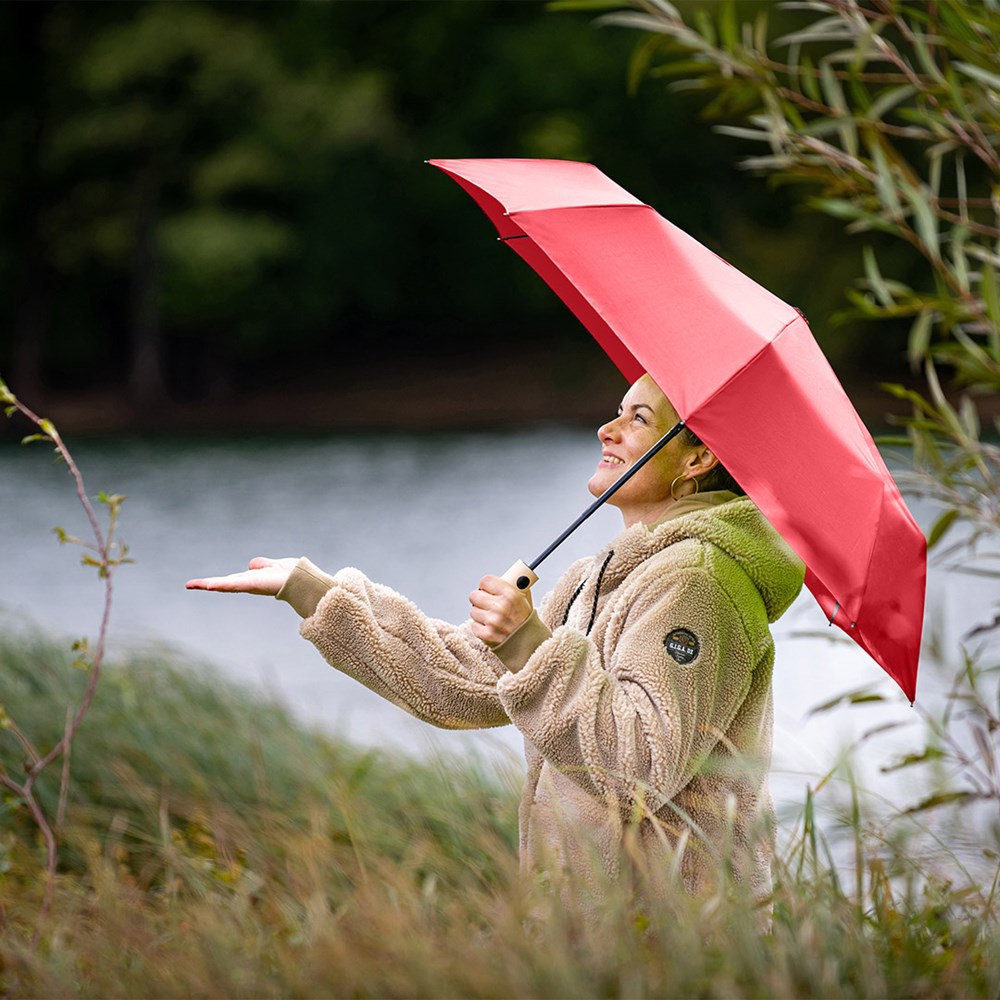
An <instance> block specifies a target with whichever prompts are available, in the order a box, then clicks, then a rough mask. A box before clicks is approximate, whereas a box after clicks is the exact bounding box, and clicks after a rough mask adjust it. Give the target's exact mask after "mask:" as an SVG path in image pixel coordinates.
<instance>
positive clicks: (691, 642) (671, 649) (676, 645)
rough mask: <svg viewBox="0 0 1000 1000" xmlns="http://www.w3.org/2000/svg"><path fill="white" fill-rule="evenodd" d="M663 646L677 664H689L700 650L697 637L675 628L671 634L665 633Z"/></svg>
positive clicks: (686, 630)
mask: <svg viewBox="0 0 1000 1000" xmlns="http://www.w3.org/2000/svg"><path fill="white" fill-rule="evenodd" d="M663 645H664V646H666V647H667V652H668V653H669V654H670V655H671V656H672V657H673V658H674V659H675V660H676V661H677V662H678V663H691V662H692V661H693V660H694V659H696V658H697V656H698V653H699V652H700V650H701V643H700V642H698V636H696V635H695V634H694V632H691V631H689V630H688V629H686V628H675V629H674V630H673V632H669V633H667V637H666V638H665V639H664V640H663Z"/></svg>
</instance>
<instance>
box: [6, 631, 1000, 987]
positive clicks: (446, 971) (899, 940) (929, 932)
mask: <svg viewBox="0 0 1000 1000" xmlns="http://www.w3.org/2000/svg"><path fill="white" fill-rule="evenodd" d="M70 658H71V654H68V653H67V654H64V653H63V652H62V650H61V649H60V648H59V647H58V646H57V645H54V644H52V643H50V642H47V641H45V640H43V639H41V638H38V637H37V636H27V637H24V636H22V637H21V638H18V639H15V640H12V641H7V642H4V643H2V644H0V676H2V678H3V690H4V695H3V697H4V702H5V704H6V705H8V707H9V710H10V712H11V714H12V715H14V714H15V713H16V714H17V717H19V718H21V719H23V720H24V721H25V725H30V726H31V727H32V731H33V732H35V733H37V734H38V736H37V739H38V742H39V743H44V742H45V741H46V740H54V739H57V738H58V734H59V731H60V720H61V718H62V711H63V709H62V707H61V706H63V705H64V704H65V702H66V694H67V685H79V684H80V683H81V681H82V680H83V678H82V677H81V676H79V672H76V671H72V670H71V669H70V668H69V667H68V666H67V663H68V661H69V659H70ZM3 736H4V734H2V733H0V763H2V765H3V766H4V767H7V768H8V769H11V768H15V767H16V766H17V764H18V761H17V753H16V744H15V743H14V741H12V740H10V741H7V740H5V739H4V738H3ZM515 784H516V781H515V780H514V779H513V777H512V778H511V779H510V780H507V779H503V778H500V777H497V776H496V775H495V774H494V773H493V772H491V771H489V770H487V769H486V768H484V767H480V766H478V765H477V763H476V762H475V761H463V762H456V761H454V760H445V759H436V760H433V761H430V762H424V763H418V762H414V761H411V760H408V759H402V758H398V757H393V756H391V755H389V754H385V753H381V752H378V751H361V750H358V749H356V748H353V747H350V746H347V745H344V744H342V743H339V742H337V741H334V740H331V739H330V738H328V737H326V736H324V735H321V734H319V733H316V732H311V731H309V730H307V729H305V728H304V727H302V726H301V725H300V724H298V723H296V722H295V720H294V719H292V718H291V717H290V716H289V715H288V713H286V712H285V711H284V710H283V709H281V708H280V707H279V706H277V705H275V704H272V703H268V702H266V701H261V700H257V699H255V698H254V697H251V696H250V695H248V694H247V693H245V692H243V691H241V690H238V689H234V688H233V687H232V686H230V685H227V684H225V683H223V682H221V681H220V680H219V679H218V678H217V677H215V676H214V675H212V674H211V673H210V672H208V671H205V670H201V669H199V670H197V671H194V670H192V669H191V668H183V667H181V666H179V665H178V664H177V663H176V662H174V660H173V659H172V658H171V657H170V656H169V655H167V654H164V653H155V652H147V653H137V654H135V655H134V656H132V657H130V658H129V660H128V662H126V663H122V664H120V665H118V666H115V667H111V668H110V669H109V670H108V671H107V673H106V675H105V677H104V679H103V680H102V691H101V697H100V698H99V699H97V701H96V702H95V704H94V706H93V709H92V711H91V713H90V715H88V718H87V720H86V723H85V725H84V726H83V728H82V729H81V731H80V734H79V737H78V740H77V742H76V743H75V744H74V749H73V758H72V781H71V786H70V787H71V797H70V802H69V807H68V810H67V815H66V822H65V828H64V831H63V838H62V843H63V844H64V849H63V853H62V855H61V859H60V874H59V877H58V881H57V884H56V889H55V901H54V904H53V907H52V911H51V913H50V915H49V918H48V921H47V923H46V925H45V927H44V929H43V934H42V938H41V947H40V948H37V949H36V948H33V947H32V942H31V939H32V934H33V932H34V926H33V921H34V919H35V917H36V915H37V904H38V897H39V893H40V884H39V872H40V870H41V868H40V865H41V864H42V859H41V853H40V851H41V848H40V846H39V843H38V840H37V832H35V831H34V830H33V829H32V827H31V824H30V823H28V822H25V821H24V817H22V816H21V815H19V812H18V808H17V805H16V803H15V802H7V803H5V805H4V806H3V811H2V812H0V845H2V846H0V870H2V874H0V994H2V995H11V996H19V997H21V996H23V997H29V996H46V997H49V996H106V997H134V996H151V997H167V996H170V997H174V996H195V997H221V996H234V997H242V996H247V997H250V996H253V997H289V996H352V997H413V996H442V997H448V996H476V997H480V996H481V997H509V996H539V997H542V996H546V997H547V996H552V997H592V996H615V997H644V996H704V997H723V996H724V997H731V996H774V997H807V996H816V997H841V996H851V997H861V996H879V997H881V996H915V997H932V996H933V997H948V996H953V997H965V996H996V995H997V994H998V992H1000V933H998V931H997V927H996V923H995V918H994V911H993V907H992V901H991V899H990V896H989V892H988V888H989V887H983V891H979V892H977V891H970V887H969V886H968V885H963V886H961V887H959V886H958V885H957V884H956V883H954V882H953V883H951V884H949V881H948V879H947V878H946V877H940V876H939V874H938V873H936V872H934V871H919V877H911V876H912V875H913V872H914V871H915V870H918V869H917V868H915V866H914V865H912V864H910V863H909V862H910V861H911V860H912V859H911V858H909V857H907V856H906V852H907V850H908V847H907V846H906V845H905V844H903V845H897V846H893V844H892V843H891V842H890V841H888V840H885V841H883V842H880V843H879V844H878V849H876V850H873V849H872V847H871V844H870V842H869V840H868V838H869V837H870V836H871V830H870V828H869V827H867V826H866V825H865V822H864V818H863V817H862V816H860V815H856V816H855V817H854V819H853V820H852V819H850V818H849V817H848V819H847V820H846V822H847V823H848V825H850V823H853V829H854V835H855V837H856V838H857V843H858V854H857V857H858V859H859V865H860V868H859V872H860V874H859V877H858V878H857V879H856V880H852V879H847V880H846V882H849V883H850V884H844V882H845V880H843V879H842V878H841V877H840V876H839V875H838V874H837V873H836V871H835V870H834V869H832V868H831V866H830V865H829V864H828V863H827V861H826V857H825V853H824V842H823V834H822V831H821V830H819V829H818V828H817V824H816V822H815V813H816V811H815V809H814V808H813V804H811V803H808V802H807V803H806V807H805V809H804V815H805V820H804V822H803V824H802V827H801V829H800V830H798V831H797V832H796V834H795V835H794V836H792V837H791V838H790V841H789V847H788V848H787V850H786V852H785V854H784V857H783V858H782V859H781V860H780V861H779V864H778V866H777V872H776V874H777V882H776V888H775V892H774V897H773V900H772V901H771V904H772V912H773V916H772V919H771V925H770V928H769V929H768V930H762V929H761V913H760V910H759V908H755V907H754V906H753V905H752V903H751V902H750V901H749V900H746V899H745V898H742V897H741V896H740V895H739V893H737V892H733V891H730V892H725V893H720V894H718V895H716V896H712V897H706V898H698V899H692V898H688V897H685V896H683V895H679V896H678V897H677V898H675V899H672V900H669V901H667V902H666V903H664V904H663V905H662V906H658V907H656V908H655V909H649V908H646V909H644V910H642V911H637V910H636V909H635V907H634V905H633V903H632V902H631V901H630V900H629V898H628V897H627V895H626V893H625V891H624V889H623V888H622V886H620V885H616V884H611V883H607V884H606V885H605V887H604V888H605V891H604V893H603V906H602V907H601V909H600V912H599V913H597V914H596V915H592V917H591V918H590V919H589V920H587V921H582V920H581V919H579V917H578V916H577V915H576V914H575V913H574V912H573V911H572V910H571V909H567V908H565V907H563V906H561V905H560V904H558V903H557V902H554V901H552V900H547V899H546V898H545V897H540V896H539V894H538V893H537V892H535V891H534V890H533V887H532V886H530V885H527V884H525V883H523V882H522V880H521V879H520V878H519V876H518V872H517V857H516V855H517V848H516V798H517V790H516V788H515V787H514V785H515ZM43 793H44V794H48V795H52V794H55V787H54V785H53V786H52V787H50V788H46V789H43ZM897 848H898V849H897ZM900 852H902V854H901V853H900ZM907 872H909V873H910V875H907V874H906V873H907ZM973 888H974V887H973Z"/></svg>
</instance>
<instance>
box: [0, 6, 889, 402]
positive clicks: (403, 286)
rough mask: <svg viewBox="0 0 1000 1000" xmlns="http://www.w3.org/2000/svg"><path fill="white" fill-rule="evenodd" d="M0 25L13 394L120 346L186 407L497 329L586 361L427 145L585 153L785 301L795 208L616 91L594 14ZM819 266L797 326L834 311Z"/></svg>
mask: <svg viewBox="0 0 1000 1000" xmlns="http://www.w3.org/2000/svg"><path fill="white" fill-rule="evenodd" d="M0 29H2V30H0V54H2V56H3V58H0V84H3V86H0V105H2V106H3V110H4V114H2V115H0V140H3V141H0V222H2V225H0V317H2V318H3V322H0V367H3V368H4V369H5V370H7V371H8V372H9V373H10V374H12V375H15V376H16V383H17V385H18V386H19V388H20V390H21V391H22V392H27V391H29V388H30V390H31V394H34V390H35V388H36V387H35V386H34V385H32V384H31V383H32V379H40V381H41V384H42V386H45V385H54V386H56V387H72V388H78V387H81V386H93V385H95V384H99V385H101V386H112V387H114V386H117V385H119V384H121V383H122V381H123V380H124V379H125V377H126V375H127V374H129V372H130V371H133V370H134V369H135V368H136V366H137V358H138V356H139V355H140V354H141V355H142V357H143V358H145V359H147V361H148V359H150V358H152V362H148V363H150V364H152V363H155V362H158V363H159V366H160V374H161V376H162V379H163V381H164V382H165V383H166V386H165V388H166V390H168V392H173V393H175V394H177V395H180V396H181V397H182V398H186V399H190V398H199V397H201V396H204V395H206V394H208V393H209V392H210V391H216V392H218V393H220V394H221V393H224V392H225V391H226V389H227V387H228V389H229V390H230V391H232V390H234V389H235V388H237V387H242V386H243V385H245V384H246V383H247V381H249V380H250V379H253V378H256V379H261V380H272V379H274V378H275V377H276V375H278V374H282V373H284V372H292V373H296V372H302V371H303V370H304V371H305V372H306V373H307V374H308V375H310V376H312V375H314V373H316V372H317V370H322V369H324V368H328V369H330V370H332V371H334V372H340V371H343V369H344V367H345V366H346V365H351V364H353V365H358V366H361V365H365V364H367V365H371V363H372V362H373V361H374V362H376V363H380V362H382V361H383V360H384V359H385V357H386V356H387V355H392V354H393V353H397V352H398V353H400V354H402V355H404V356H408V355H412V354H419V355H421V356H427V355H429V356H432V357H434V356H439V357H441V356H443V357H445V358H450V357H451V356H452V352H453V351H454V348H455V345H456V343H457V342H458V343H460V344H461V350H462V351H463V353H464V352H474V351H475V352H484V353H488V354H490V355H492V354H493V353H494V351H495V350H496V348H495V344H496V343H497V337H498V336H502V342H503V344H504V345H505V350H506V351H507V352H508V354H509V355H511V356H516V354H517V351H518V349H519V348H520V347H522V346H523V345H533V344H535V343H538V342H543V343H546V344H553V343H555V344H557V345H558V346H559V348H560V349H564V350H565V352H566V353H567V355H569V354H570V353H571V352H576V351H586V350H587V348H588V346H589V345H588V342H587V339H586V337H582V336H581V332H580V330H579V327H578V325H577V324H576V322H575V321H574V319H573V317H572V316H571V315H570V314H569V313H568V312H567V310H566V309H565V307H564V306H563V305H562V303H560V302H559V301H558V300H557V299H556V298H555V296H553V295H552V294H551V292H550V291H549V290H548V288H547V287H545V285H544V283H542V282H541V281H540V280H539V279H538V278H537V276H536V275H535V274H534V273H533V272H531V271H530V269H528V268H525V267H524V266H523V264H522V263H521V262H520V261H519V260H518V259H517V258H516V255H513V254H509V253H507V252H506V251H505V250H504V248H503V247H501V246H498V245H497V243H496V240H495V239H494V234H493V233H492V232H491V231H490V230H489V227H488V224H486V223H485V222H484V220H483V219H482V218H481V215H480V216H477V214H476V210H475V206H471V207H470V206H469V205H467V204H466V203H464V202H463V201H462V200H461V199H457V198H456V197H455V195H454V192H453V190H452V188H451V187H449V185H448V184H447V182H446V181H444V180H442V178H441V177H440V176H439V175H438V174H437V172H436V171H433V170H431V169H430V168H428V167H425V166H423V165H422V164H423V160H424V159H426V158H427V157H431V156H529V157H567V158H574V159H584V160H590V161H593V162H595V163H597V164H598V165H599V166H600V167H601V168H602V169H603V170H604V171H605V172H606V173H608V175H609V176H611V177H614V178H615V180H617V181H618V182H619V183H621V184H623V185H624V186H625V187H627V188H628V189H630V190H633V191H634V192H635V193H636V194H637V195H638V196H640V197H643V198H648V199H649V200H650V201H651V202H654V201H655V203H656V204H657V206H658V207H659V208H660V209H661V210H663V211H664V213H665V214H667V215H668V217H669V218H671V220H672V221H674V222H675V223H676V224H677V225H679V226H681V227H682V228H684V229H685V230H687V231H689V232H691V233H692V234H693V235H695V236H696V237H697V238H699V239H701V240H702V241H703V242H705V243H707V244H708V245H711V246H713V248H718V249H720V250H722V249H725V250H726V253H727V255H728V256H729V257H730V258H731V259H733V261H734V263H735V264H737V266H743V267H744V268H747V267H753V266H754V265H755V264H756V267H757V268H764V269H765V270H764V271H763V272H762V271H760V270H757V271H754V273H758V274H761V280H765V281H766V282H767V283H768V284H769V286H773V287H775V288H776V290H778V292H779V294H780V293H781V292H782V291H786V292H788V293H789V294H791V292H792V290H793V289H795V288H801V287H803V285H804V284H805V283H803V282H802V281H799V280H796V279H797V277H798V276H799V275H800V274H801V273H802V270H803V269H805V267H806V262H807V261H808V259H809V258H810V254H811V246H812V245H813V244H812V243H811V241H810V240H804V239H803V238H802V235H801V228H800V229H798V230H796V232H795V233H791V234H787V235H786V234H784V233H783V232H781V224H782V223H783V222H784V221H785V219H786V217H787V214H788V207H787V201H786V200H782V199H775V198H774V197H773V196H770V195H768V196H766V197H765V196H761V195H758V194H756V192H755V191H754V189H753V188H752V187H749V186H746V185H742V184H740V182H739V177H738V174H737V171H736V170H735V169H734V168H733V167H732V166H731V165H730V164H729V163H728V162H727V161H726V159H725V157H724V156H723V155H722V153H723V152H724V150H725V145H726V144H725V140H723V139H721V138H720V137H717V136H714V135H712V134H711V133H710V132H708V131H700V132H699V131H698V130H696V129H693V128H692V119H693V114H694V112H693V110H692V108H691V107H690V105H688V104H686V103H684V102H679V101H669V102H664V101H663V99H662V96H661V95H660V94H659V93H657V92H656V91H655V90H653V89H652V88H643V89H641V90H640V91H639V92H638V93H637V94H636V95H635V96H634V97H632V98H630V97H629V96H628V94H627V92H626V81H625V79H624V74H623V71H622V68H623V65H624V63H625V62H626V60H627V58H628V52H629V49H630V47H631V37H630V36H629V35H628V34H627V33H625V32H617V31H600V32H598V31H594V30H593V27H592V24H591V21H590V18H589V17H588V16H580V17H572V16H567V15H561V16H559V17H556V16H552V15H551V14H549V13H548V12H547V11H546V9H545V6H544V4H542V3H540V2H526V3H516V4H515V3H510V2H508V0H463V2H461V3H399V2H395V0H367V2H365V3H325V4H228V5H227V4H214V3H209V2H197V0H195V2H189V3H185V4H164V3H137V4H110V5H108V4H105V5H100V4H79V5H69V4H54V3H49V2H44V0H42V2H39V3H36V4H25V5H18V4H15V5H7V6H0ZM679 135H683V136H684V141H683V142H676V141H673V139H671V141H669V142H668V141H665V138H666V137H675V136H679ZM775 243H777V244H778V246H775V245H774V244H775ZM782 259H784V260H785V261H786V263H781V264H780V265H779V262H780V261H781V260H782ZM823 260H824V262H825V265H826V271H825V272H824V274H823V275H820V276H813V277H812V278H811V280H810V281H809V282H808V288H807V296H806V297H805V298H804V299H803V298H800V299H798V300H797V301H798V304H800V305H801V306H803V307H804V308H807V309H810V310H812V309H816V308H820V307H821V306H822V305H824V304H825V303H828V302H830V301H832V299H833V297H834V296H839V284H838V278H837V275H838V272H839V270H841V269H842V267H843V264H841V263H838V262H837V261H831V260H830V259H829V254H828V253H825V254H823ZM787 261H791V262H792V264H789V263H787ZM770 262H773V263H770ZM827 273H828V274H829V275H830V276H829V277H827V276H826V275H827ZM772 283H774V284H773V285H772ZM456 333H459V334H460V337H457V336H456ZM553 353H554V354H555V353H556V352H553ZM15 362H16V364H17V368H16V369H14V368H13V366H14V364H15ZM571 363H572V361H568V362H567V367H568V365H569V364H571ZM890 375H891V371H890V372H887V373H886V376H885V377H890ZM160 388H161V389H163V388H164V386H160ZM140 402H141V400H140ZM141 412H143V413H148V412H149V407H145V408H143V409H142V411H141Z"/></svg>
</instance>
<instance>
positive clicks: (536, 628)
mask: <svg viewBox="0 0 1000 1000" xmlns="http://www.w3.org/2000/svg"><path fill="white" fill-rule="evenodd" d="M551 637H552V633H551V631H549V627H548V626H547V625H546V624H545V622H543V621H542V619H541V618H539V617H538V612H537V611H532V612H531V615H530V616H529V617H528V618H527V619H526V620H525V621H524V622H522V623H521V624H520V625H519V626H518V627H517V630H516V631H514V632H512V633H511V634H510V635H509V636H507V638H506V639H504V641H503V642H501V643H500V645H499V646H494V647H493V652H494V653H496V655H497V656H499V657H500V660H501V662H502V663H503V665H504V666H505V667H506V668H507V669H508V670H509V671H510V672H511V673H512V674H516V673H517V672H518V671H519V670H520V669H521V667H523V666H524V665H525V664H526V663H527V662H528V660H529V659H531V654H532V653H534V651H535V650H536V649H538V647H539V646H540V645H541V644H542V643H543V642H545V640H546V639H550V638H551Z"/></svg>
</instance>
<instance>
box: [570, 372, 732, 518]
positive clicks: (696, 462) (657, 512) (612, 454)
mask: <svg viewBox="0 0 1000 1000" xmlns="http://www.w3.org/2000/svg"><path fill="white" fill-rule="evenodd" d="M679 419H680V418H679V417H678V416H677V413H676V411H675V410H674V408H673V407H672V406H671V405H670V401H669V400H668V399H667V397H666V396H664V395H663V393H662V392H661V391H660V388H659V386H657V384H656V383H655V382H654V381H653V380H652V379H651V378H650V377H649V376H648V375H643V376H642V378H640V379H639V380H638V381H637V382H636V383H635V384H634V385H633V386H632V387H631V388H630V389H629V391H628V392H627V393H626V394H625V398H624V399H623V400H622V403H621V406H620V407H619V408H618V416H617V417H615V419H614V420H609V421H608V422H607V423H606V424H604V425H603V426H602V427H600V428H599V429H598V431H597V436H598V438H599V439H600V441H601V461H600V462H599V463H598V465H597V469H596V470H595V471H594V474H593V476H591V478H590V482H589V483H588V484H587V488H588V489H589V490H590V492H591V493H592V494H593V495H594V496H595V497H596V496H600V495H601V494H602V493H603V492H604V491H605V490H606V489H607V488H608V487H609V486H611V485H612V483H615V482H617V480H618V479H619V478H621V476H622V475H623V474H624V473H625V472H627V471H628V469H629V468H630V467H631V466H632V465H633V464H634V463H635V462H637V461H638V460H639V459H640V458H641V457H642V456H643V455H644V454H645V453H646V452H647V451H649V449H650V448H651V447H652V446H653V445H654V444H656V442H657V441H659V439H660V438H661V437H663V435H664V434H666V432H667V431H668V430H670V428H671V427H673V426H674V424H676V423H677V421H678V420H679ZM715 464H716V459H715V456H714V455H712V453H711V452H710V451H709V450H708V449H707V448H706V447H705V446H704V445H700V446H697V447H692V446H691V445H686V444H684V443H682V440H681V435H678V436H677V437H675V438H674V439H673V440H672V441H670V442H669V443H668V444H667V445H666V446H665V447H664V448H662V449H661V450H660V451H659V452H658V453H657V454H656V455H655V456H654V457H653V458H652V459H650V460H649V461H648V462H647V463H646V464H645V465H644V466H643V467H642V468H641V469H640V470H639V472H637V473H636V474H635V475H634V476H633V477H632V478H631V479H630V480H629V481H628V482H627V483H626V484H625V485H624V486H623V487H622V488H621V489H620V490H618V492H617V493H615V494H614V496H612V497H611V499H610V500H608V503H610V504H613V505H614V506H616V507H618V509H619V510H621V512H622V517H623V518H624V519H625V526H626V527H628V526H630V525H632V524H636V523H637V522H639V521H642V522H644V523H645V524H655V523H656V522H657V521H658V520H660V519H661V518H662V517H663V516H664V515H665V514H666V512H667V510H668V508H669V507H670V505H671V504H672V503H674V497H673V496H672V495H671V492H670V484H671V483H673V482H674V480H675V479H677V477H678V476H681V477H691V476H696V475H699V474H702V473H704V472H707V471H708V470H709V469H710V468H711V467H712V466H714V465H715ZM685 491H687V492H693V490H692V489H691V488H690V487H687V488H685V487H684V485H683V484H682V483H680V482H678V483H677V486H676V488H675V493H676V495H677V496H678V497H681V496H683V494H684V492H685Z"/></svg>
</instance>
